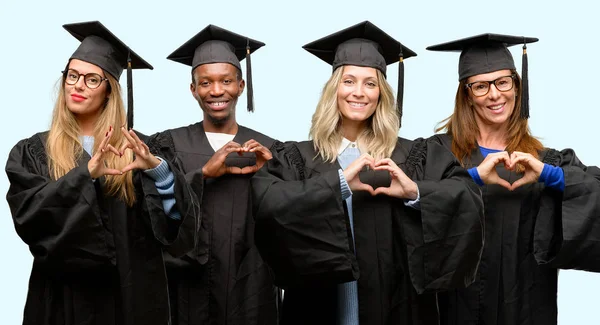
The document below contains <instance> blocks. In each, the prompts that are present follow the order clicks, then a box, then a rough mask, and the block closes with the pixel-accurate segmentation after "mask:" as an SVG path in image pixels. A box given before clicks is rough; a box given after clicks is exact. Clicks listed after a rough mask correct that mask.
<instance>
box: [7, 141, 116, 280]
mask: <svg viewBox="0 0 600 325" xmlns="http://www.w3.org/2000/svg"><path fill="white" fill-rule="evenodd" d="M43 150H44V146H43V144H42V142H41V139H40V138H39V136H37V135H36V136H34V137H32V138H30V139H25V140H22V141H20V142H19V143H17V145H15V146H14V147H13V149H12V150H11V152H10V154H9V156H8V161H7V163H6V174H7V176H8V180H9V183H10V186H9V189H8V193H7V195H6V199H7V201H8V205H9V207H10V210H11V213H12V217H13V222H14V225H15V229H16V231H17V234H18V235H19V236H20V237H21V239H22V240H23V241H24V242H25V243H26V244H27V245H29V249H30V251H31V253H32V254H33V256H34V258H35V260H36V261H37V262H39V263H44V264H46V265H52V266H54V267H58V268H60V269H65V270H68V269H75V270H81V269H86V268H95V267H99V266H102V265H109V264H110V263H114V258H115V256H114V253H111V250H109V245H110V244H109V240H108V239H107V235H108V234H107V232H106V228H105V225H104V223H103V220H102V217H101V213H100V210H99V207H98V204H97V199H96V188H95V187H96V186H98V184H97V182H93V181H92V178H91V176H90V174H89V171H88V168H87V166H79V167H75V168H73V169H72V170H71V171H69V172H68V173H67V174H66V175H64V176H63V177H61V178H60V179H58V180H56V181H53V180H51V179H50V178H48V177H47V175H48V173H47V168H46V162H45V160H44V159H43V158H42V157H44V156H45V155H44V154H43V152H44V151H43Z"/></svg>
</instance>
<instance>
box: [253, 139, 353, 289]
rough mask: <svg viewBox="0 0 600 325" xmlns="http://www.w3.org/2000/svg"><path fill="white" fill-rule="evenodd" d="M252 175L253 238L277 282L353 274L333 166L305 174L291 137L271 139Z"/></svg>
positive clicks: (319, 281) (332, 279)
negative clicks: (265, 159) (269, 153)
mask: <svg viewBox="0 0 600 325" xmlns="http://www.w3.org/2000/svg"><path fill="white" fill-rule="evenodd" d="M271 151H272V153H273V159H271V160H269V161H268V162H267V164H266V165H265V166H264V167H263V168H262V169H261V170H260V171H259V172H257V173H256V174H255V175H254V177H253V178H252V191H253V209H254V217H255V222H256V226H255V233H256V235H255V242H256V246H257V247H258V249H259V252H260V254H261V256H262V258H263V259H264V260H265V261H266V262H267V264H268V265H269V266H270V268H271V270H272V272H273V275H274V279H275V284H276V285H277V286H279V287H281V288H284V289H286V288H290V287H306V286H312V285H315V286H319V285H323V284H335V283H341V282H348V281H352V280H355V279H357V278H358V264H357V261H356V258H355V256H354V253H353V251H352V249H351V242H350V241H349V238H351V237H350V236H349V231H350V226H349V221H348V217H347V215H346V212H345V210H344V209H345V206H344V204H343V201H342V194H341V189H340V178H339V174H338V171H337V170H335V169H332V170H331V171H328V172H325V173H322V174H318V175H313V176H312V177H310V178H306V176H307V175H306V173H307V170H305V168H304V158H303V156H302V154H301V153H300V151H299V149H298V148H297V146H296V145H295V144H294V143H286V144H285V145H283V144H282V143H280V142H276V143H275V144H274V145H273V147H272V148H271Z"/></svg>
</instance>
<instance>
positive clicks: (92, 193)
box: [6, 22, 197, 325]
mask: <svg viewBox="0 0 600 325" xmlns="http://www.w3.org/2000/svg"><path fill="white" fill-rule="evenodd" d="M64 27H65V28H66V29H67V30H68V31H69V32H70V33H72V34H73V35H74V36H75V37H77V38H78V39H80V40H81V41H82V43H81V45H80V46H79V47H78V49H77V50H76V51H75V53H73V55H72V56H71V58H70V59H69V62H68V64H67V66H66V69H65V70H64V71H63V75H62V79H61V83H60V89H59V92H58V96H57V101H56V104H55V107H54V112H53V116H52V124H51V127H50V130H49V132H42V133H38V134H36V135H34V136H32V137H31V138H28V139H24V140H22V141H20V142H19V143H17V145H16V146H15V147H14V148H13V149H12V151H11V152H10V155H9V157H8V162H7V164H6V173H7V175H8V179H9V181H10V188H9V190H8V194H7V200H8V204H9V206H10V209H11V212H12V217H13V221H14V224H15V228H16V230H17V233H18V234H19V236H20V237H21V238H22V239H23V241H24V242H25V243H26V244H27V245H28V246H29V249H30V251H31V253H32V255H33V258H34V261H33V269H32V271H31V277H30V281H29V291H28V295H27V301H26V305H25V311H24V315H23V316H24V318H23V324H36V325H39V324H47V325H50V324H61V325H62V324H64V325H74V324H78V325H80V324H90V325H91V324H119V325H121V324H127V325H129V324H131V325H133V324H167V323H168V321H169V303H168V291H167V280H166V276H165V272H164V264H163V259H162V249H163V248H168V249H169V250H171V251H172V252H173V254H177V255H181V254H183V253H186V252H187V251H189V250H191V249H192V248H193V245H194V229H193V228H194V225H195V219H196V215H195V211H197V209H196V207H195V203H194V202H196V199H195V198H194V196H193V195H192V194H191V191H190V190H189V188H188V187H187V186H186V185H185V184H186V183H185V180H184V179H183V176H182V175H181V174H180V173H178V171H177V169H175V167H174V165H172V164H171V163H169V162H167V161H164V160H161V159H159V158H157V157H155V156H153V155H152V154H151V153H150V152H149V149H148V147H147V146H146V144H145V143H144V142H142V141H141V140H140V138H139V137H138V135H137V134H136V133H135V132H134V131H132V130H127V129H126V128H127V122H126V114H125V110H124V107H123V101H122V98H121V95H120V93H121V89H120V86H119V82H118V79H119V77H120V75H121V72H122V71H123V66H125V64H126V59H127V58H126V57H124V56H125V55H127V54H126V53H129V56H130V58H131V63H132V68H151V66H149V65H148V64H147V63H146V62H145V61H144V60H143V59H141V58H140V57H139V56H137V54H135V53H134V52H133V51H131V50H130V49H129V48H128V47H127V46H126V45H125V44H123V43H122V42H121V41H119V40H118V39H117V38H116V37H115V36H114V35H113V34H112V33H110V31H108V30H107V29H106V28H104V26H102V24H100V23H99V22H89V23H77V24H69V25H65V26H64ZM134 155H135V156H134ZM137 170H143V171H144V172H143V173H139V172H138V171H137Z"/></svg>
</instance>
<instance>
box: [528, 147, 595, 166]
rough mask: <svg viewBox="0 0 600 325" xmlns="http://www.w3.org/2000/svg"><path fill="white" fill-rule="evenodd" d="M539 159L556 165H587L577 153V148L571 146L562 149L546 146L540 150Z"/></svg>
mask: <svg viewBox="0 0 600 325" xmlns="http://www.w3.org/2000/svg"><path fill="white" fill-rule="evenodd" d="M539 159H540V161H541V162H543V163H545V164H548V165H552V166H555V167H563V166H579V167H583V166H585V165H584V164H583V163H582V162H581V161H580V160H579V158H578V157H577V155H576V154H575V150H573V149H571V148H566V149H563V150H560V151H558V150H556V149H553V148H544V149H543V150H541V151H540V157H539Z"/></svg>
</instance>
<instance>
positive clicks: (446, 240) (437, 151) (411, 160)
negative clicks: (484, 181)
mask: <svg viewBox="0 0 600 325" xmlns="http://www.w3.org/2000/svg"><path fill="white" fill-rule="evenodd" d="M406 173H407V175H408V176H409V177H411V179H413V180H414V181H415V183H416V184H417V186H418V188H419V192H420V196H421V197H420V205H421V209H420V210H419V211H417V210H414V209H413V210H409V211H411V213H409V215H408V217H406V216H402V218H401V219H402V220H400V223H401V224H402V226H403V227H402V228H403V231H404V234H403V235H404V240H405V242H406V243H405V245H406V249H407V257H408V266H409V272H410V276H411V280H412V283H413V286H414V287H415V289H416V291H417V292H418V293H423V292H435V291H441V290H447V289H452V288H461V287H466V286H468V285H469V284H471V283H472V282H473V281H474V280H475V276H476V272H477V266H478V264H479V259H480V256H481V252H482V248H483V227H484V209H483V200H482V197H481V191H480V190H479V187H478V186H477V185H476V184H475V183H474V182H473V180H472V179H471V177H470V176H469V173H468V172H467V170H465V169H464V168H462V167H461V166H460V163H459V162H458V161H457V160H456V158H454V156H453V155H452V153H451V152H450V151H448V150H447V149H446V148H444V147H443V146H442V145H441V144H440V143H439V142H438V140H437V139H436V138H431V139H429V140H423V139H417V140H415V142H414V144H413V147H412V148H411V150H410V153H409V156H408V158H407V161H406ZM407 209H410V208H407Z"/></svg>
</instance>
